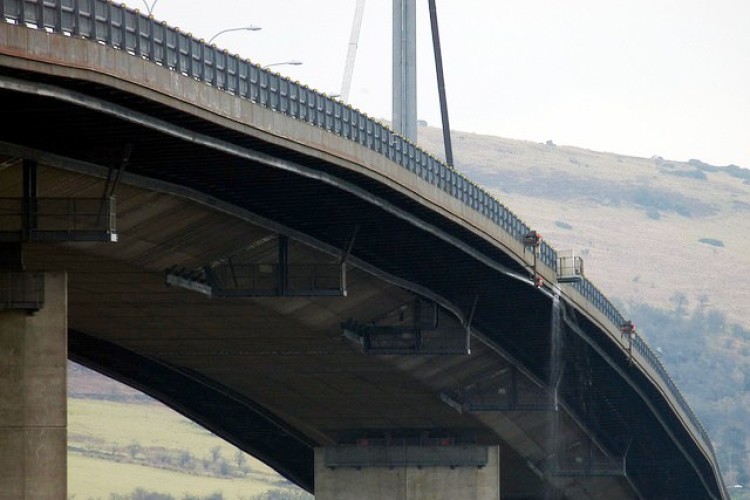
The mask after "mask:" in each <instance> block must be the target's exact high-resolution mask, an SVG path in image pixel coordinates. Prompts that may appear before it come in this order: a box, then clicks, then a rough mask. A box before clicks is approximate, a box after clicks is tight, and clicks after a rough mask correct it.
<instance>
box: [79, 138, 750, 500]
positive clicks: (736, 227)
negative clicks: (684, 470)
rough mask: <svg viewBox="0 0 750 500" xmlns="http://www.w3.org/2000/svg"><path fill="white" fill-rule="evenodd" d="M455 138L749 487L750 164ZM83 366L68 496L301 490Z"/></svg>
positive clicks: (457, 148) (464, 156) (726, 467)
mask: <svg viewBox="0 0 750 500" xmlns="http://www.w3.org/2000/svg"><path fill="white" fill-rule="evenodd" d="M453 140H454V152H455V157H456V164H457V165H456V166H457V168H458V169H459V170H461V171H462V172H464V173H465V174H466V175H468V176H469V177H470V178H471V179H473V180H475V181H477V182H479V183H480V184H482V185H483V186H485V187H486V189H488V190H489V191H490V192H491V193H493V194H494V195H495V196H496V197H497V198H498V199H499V200H500V201H501V202H503V203H504V204H505V205H506V206H508V207H509V208H511V209H512V210H513V211H514V212H515V213H516V214H517V215H518V216H520V217H521V218H522V219H524V220H525V221H526V222H527V223H528V224H529V225H530V226H531V227H533V228H535V229H537V230H539V231H540V232H541V233H542V234H543V235H544V237H545V239H546V240H547V241H548V242H550V243H551V244H552V245H553V246H554V247H555V248H557V249H558V250H562V249H574V250H575V251H576V252H578V254H579V255H582V256H583V257H584V260H585V263H586V267H585V269H586V274H587V276H588V277H589V278H590V279H591V280H592V281H594V283H596V284H597V285H598V286H599V287H600V288H601V289H602V290H603V291H604V292H605V293H606V294H607V295H608V296H609V297H610V298H612V299H614V301H615V302H616V303H617V304H618V307H620V309H621V311H622V312H623V314H624V315H625V316H628V317H630V318H631V319H633V320H634V322H635V323H636V324H637V325H638V332H639V334H641V335H643V336H645V337H646V338H647V340H648V341H649V343H650V344H651V345H652V347H654V348H655V349H657V351H658V352H660V353H661V355H662V359H663V361H664V363H665V365H666V366H667V368H668V369H669V370H670V373H672V375H673V377H674V378H675V380H676V381H677V383H678V385H679V386H680V388H681V389H682V391H683V393H684V394H685V396H686V398H687V399H688V401H689V402H690V404H691V405H692V406H693V408H694V409H695V411H696V413H697V414H698V416H699V417H700V418H701V419H702V421H703V423H704V424H705V425H706V427H707V429H708V431H709V433H710V435H711V436H712V439H713V441H714V444H715V447H716V449H717V454H718V455H719V458H720V462H721V464H722V469H723V472H724V476H725V480H726V482H727V484H728V485H734V484H737V483H741V484H745V485H746V486H748V483H750V454H748V451H747V450H748V449H750V442H749V440H748V437H750V428H748V427H749V424H748V423H749V422H750V315H748V304H750V281H749V280H748V279H747V276H749V275H750V170H744V169H740V168H738V167H736V166H733V165H729V166H712V165H708V164H706V163H704V162H702V161H700V160H697V159H694V160H691V161H689V162H677V161H671V160H668V159H664V158H661V157H659V156H654V157H652V158H645V159H644V158H634V157H627V156H622V155H617V154H613V153H601V152H595V151H589V150H586V149H581V148H576V147H569V146H556V145H554V144H553V143H552V142H551V141H548V143H546V144H538V143H532V142H526V141H516V140H510V139H501V138H497V137H489V136H481V135H476V134H469V133H462V132H455V133H454V135H453ZM441 141H442V135H441V133H440V130H438V129H435V128H429V127H421V128H420V139H419V142H420V145H422V146H423V147H425V148H426V149H428V150H430V151H433V152H441V151H442V143H441ZM655 154H657V155H658V152H655ZM76 370H81V369H76ZM76 370H73V373H72V375H71V379H70V381H71V396H72V397H74V398H73V399H71V401H70V410H69V411H70V435H71V439H70V471H71V472H70V483H71V490H70V491H71V497H72V496H73V495H75V498H76V499H79V500H80V499H88V498H103V499H109V498H110V494H111V493H116V494H121V495H124V494H127V493H128V492H132V491H133V490H134V489H135V488H138V487H142V488H146V489H149V488H152V489H154V488H157V487H158V488H163V489H164V492H165V493H167V494H169V495H172V497H173V498H179V499H182V498H183V497H185V495H189V494H190V495H201V496H202V497H201V498H205V497H207V495H211V494H213V493H215V492H222V494H223V498H227V499H228V498H253V496H254V495H258V494H261V493H262V492H263V491H267V490H273V491H277V492H281V493H288V494H289V495H294V494H295V493H293V492H294V491H295V490H294V489H290V488H289V484H288V483H286V482H284V481H282V480H281V479H280V478H278V477H277V476H274V475H273V474H271V472H270V471H269V470H268V469H267V468H264V466H262V464H260V463H258V462H256V461H253V460H252V459H251V458H249V457H247V458H245V460H246V461H247V462H246V464H247V467H245V468H247V469H248V470H247V471H246V470H244V468H243V467H241V466H240V465H239V464H238V463H237V461H238V460H241V459H238V458H237V457H238V455H237V450H235V449H234V448H232V447H231V446H229V445H227V444H225V443H223V442H221V441H217V438H215V437H210V436H209V435H208V433H207V432H206V431H204V430H202V429H200V428H199V427H197V426H195V425H193V424H191V423H189V422H188V421H187V420H185V419H184V418H182V417H180V416H179V415H176V414H174V413H172V412H169V411H168V410H166V409H159V410H158V411H157V410H155V409H154V408H155V406H154V404H155V403H153V402H152V401H150V400H148V399H147V398H144V397H143V396H142V395H139V394H138V393H136V392H134V391H131V390H129V389H127V388H124V387H123V386H120V385H119V384H115V383H113V382H105V381H103V380H102V379H99V378H95V377H91V376H90V374H87V373H85V372H83V371H82V372H81V373H82V374H81V375H80V376H78V375H76ZM91 398H96V399H98V400H99V401H97V402H94V401H90V399H91ZM102 399H105V400H109V401H102ZM154 429H157V431H154ZM172 435H174V438H168V437H169V436H172ZM134 445H137V446H134ZM217 447H218V457H217V456H216V454H217ZM180 457H181V458H180ZM221 460H223V461H224V462H225V463H226V465H225V466H223V469H222V465H221V463H222V462H221ZM175 462H176V463H177V464H178V465H177V466H176V465H175V464H174V463H175ZM179 464H182V465H179ZM186 464H187V465H186ZM99 468H104V470H102V472H101V474H99V473H97V474H95V475H96V476H101V477H107V478H113V477H119V478H132V479H133V480H132V481H127V480H123V481H122V484H121V483H120V481H119V480H118V481H115V480H107V481H103V482H101V483H97V484H93V483H92V482H91V480H90V479H87V478H90V476H92V475H94V474H92V473H91V471H98V470H99ZM222 470H223V472H225V473H226V474H222ZM194 480H198V481H194ZM115 490H116V491H115ZM187 490H189V491H187ZM153 491H160V490H156V489H154V490H153ZM732 491H733V495H735V496H736V498H742V493H741V491H742V490H740V489H735V490H732ZM113 498H114V497H113ZM123 498H125V497H123ZM127 498H130V497H127ZM165 500H166V499H165Z"/></svg>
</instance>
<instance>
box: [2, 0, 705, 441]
mask: <svg viewBox="0 0 750 500" xmlns="http://www.w3.org/2000/svg"><path fill="white" fill-rule="evenodd" d="M0 17H2V19H3V20H4V21H5V22H9V23H14V24H20V25H25V26H28V27H32V28H36V29H42V30H46V31H51V32H55V33H61V34H64V35H69V36H77V37H83V38H87V39H91V40H96V41H97V42H100V43H103V44H106V45H109V46H111V47H114V48H117V49H120V50H124V51H127V52H128V53H130V54H132V55H133V56H136V57H141V58H144V59H148V60H150V61H152V62H154V63H155V64H158V65H160V66H164V67H166V68H169V69H170V70H172V71H175V72H179V73H181V74H183V75H185V76H188V77H191V78H194V79H196V80H198V81H202V82H205V83H206V84H208V85H211V86H213V87H216V88H217V89H220V90H223V91H225V92H228V93H231V94H234V95H237V96H239V97H241V98H244V99H248V100H250V101H252V102H255V103H257V104H260V105H261V106H265V107H267V108H270V109H272V110H274V111H277V112H279V113H283V114H285V115H289V116H291V117H293V118H295V119H297V120H300V121H303V122H306V123H310V124H312V125H314V126H317V127H321V128H324V129H325V130H327V131H329V132H331V133H334V134H336V135H339V136H341V137H343V138H346V139H349V140H351V141H354V142H357V143H359V144H361V145H362V146H365V147H367V148H369V149H372V150H373V151H376V152H377V153H379V154H382V155H383V156H385V157H387V158H388V159H390V160H391V161H394V162H396V163H398V164H399V165H401V166H402V167H404V168H405V169H407V170H409V171H410V172H413V173H414V174H415V175H417V176H418V177H420V178H421V179H424V180H425V181H426V182H429V183H430V184H433V185H435V186H437V187H438V188H439V189H441V190H443V191H445V192H446V193H448V194H450V195H451V196H453V197H455V198H457V199H459V200H461V201H462V202H463V203H465V204H466V205H469V206H470V207H471V208H473V209H474V210H476V211H477V212H479V213H481V214H482V215H484V216H485V217H487V218H489V219H490V220H492V221H493V222H494V223H495V224H497V225H498V226H500V227H501V228H502V229H503V230H504V231H505V232H507V233H508V234H510V235H511V236H512V237H513V238H515V239H516V240H518V241H522V240H523V237H524V235H525V234H527V233H528V232H529V230H530V228H529V227H528V226H527V225H526V224H525V223H523V221H521V220H520V219H519V218H518V217H516V216H515V215H514V214H513V213H512V212H511V211H510V210H508V209H507V208H505V206H504V205H503V204H501V203H500V202H499V201H497V200H496V199H495V198H493V197H492V196H491V195H490V194H489V193H487V192H486V191H484V190H483V189H482V188H480V187H479V186H477V185H476V184H474V183H472V182H471V181H469V180H468V179H467V178H466V177H464V176H463V175H462V174H461V173H459V172H457V171H456V170H454V169H453V168H451V167H448V166H447V165H446V164H444V163H442V162H441V161H440V160H438V159H437V158H435V157H434V156H432V155H430V154H429V153H427V152H425V151H423V150H421V149H420V148H418V147H417V146H416V145H414V144H412V143H410V142H409V141H407V140H406V139H405V138H404V137H402V136H401V135H399V134H397V133H395V132H393V131H392V130H390V129H388V128H387V127H386V126H384V125H382V124H381V123H379V122H377V121H375V120H373V119H371V118H369V117H368V116H367V115H365V114H364V113H362V112H360V111H359V110H356V109H353V108H351V107H350V106H348V105H346V104H343V103H341V102H339V101H337V100H335V99H333V98H331V97H329V96H326V95H325V94H322V93H319V92H317V91H315V90H312V89H310V88H309V87H307V86H305V85H302V84H300V83H297V82H293V81H291V80H289V79H288V78H285V77H283V76H281V75H279V74H277V73H274V72H271V71H267V70H265V69H263V68H261V67H260V66H259V65H257V64H254V63H252V62H250V61H249V60H247V59H242V58H241V57H239V56H237V55H232V54H229V53H227V51H226V50H221V49H219V48H217V47H216V46H215V45H209V44H207V43H205V42H204V41H203V40H198V39H196V38H194V37H192V36H191V35H190V34H186V33H182V32H181V31H180V30H178V29H177V28H172V27H169V26H167V25H166V24H165V23H163V22H160V21H157V20H155V19H154V18H153V17H149V16H147V15H145V14H143V13H141V12H139V11H137V10H131V9H128V8H126V7H124V6H122V5H119V4H115V3H112V2H111V1H108V0H0ZM539 255H540V260H541V261H542V262H543V263H544V264H545V265H547V266H548V267H549V268H551V269H554V270H555V271H557V265H558V259H557V253H556V252H555V250H554V249H553V248H552V247H551V246H549V245H547V244H546V243H545V242H542V244H541V246H540V254H539ZM573 286H574V287H575V288H576V289H577V290H578V291H579V292H580V293H581V294H582V295H583V296H584V297H586V299H587V300H588V301H590V302H591V303H592V304H593V305H594V306H595V307H596V308H597V309H599V310H600V311H601V312H602V313H603V314H604V315H605V316H606V317H607V318H608V319H609V320H610V321H611V322H612V323H613V324H614V326H615V327H617V328H619V325H620V324H622V316H621V315H620V313H619V312H618V311H617V309H616V308H615V307H614V306H613V305H612V303H611V302H610V301H609V300H607V298H606V297H605V296H604V295H603V294H602V293H601V292H600V291H599V290H598V289H597V288H596V287H595V286H594V285H592V284H591V283H590V282H589V281H588V280H586V279H583V280H582V281H580V282H578V283H576V284H574V285H573ZM638 342H639V344H642V346H641V345H639V347H638V349H639V351H638V352H639V353H641V354H642V355H643V358H644V359H645V360H646V361H647V362H648V363H649V364H650V365H651V366H652V367H653V368H654V370H655V371H656V372H657V373H658V374H659V375H660V377H661V378H662V379H663V381H664V383H665V384H666V386H667V387H669V388H670V390H671V391H672V392H673V394H674V396H675V400H676V401H677V402H678V404H679V405H680V407H681V408H682V409H683V410H684V411H685V413H686V414H687V415H688V416H689V417H690V420H691V421H692V422H693V423H694V424H695V425H696V427H697V429H699V430H700V432H701V433H702V434H703V438H704V440H705V442H706V443H708V444H709V446H710V440H709V439H708V436H707V435H706V433H705V430H704V429H703V426H702V425H701V424H700V422H699V421H698V420H697V418H696V417H695V415H694V414H693V412H692V410H691V409H690V407H689V406H688V405H687V403H686V402H685V400H684V398H683V397H682V395H681V394H680V393H679V391H678V390H677V389H676V387H675V385H674V382H673V381H672V380H671V378H670V377H669V375H668V374H667V373H666V371H665V370H664V368H663V367H662V366H661V363H660V362H659V361H658V359H657V358H656V357H655V356H654V355H653V352H651V350H650V349H649V348H648V347H647V346H646V345H645V343H643V342H642V341H641V340H640V339H639V340H638ZM644 352H645V353H647V354H643V353H644Z"/></svg>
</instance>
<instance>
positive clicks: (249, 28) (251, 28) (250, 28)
mask: <svg viewBox="0 0 750 500" xmlns="http://www.w3.org/2000/svg"><path fill="white" fill-rule="evenodd" d="M261 29H262V28H261V27H260V26H253V25H252V24H251V25H250V26H240V27H238V28H227V29H225V30H221V31H219V32H218V33H216V34H215V35H214V36H212V37H211V38H209V39H208V44H209V45H211V42H213V41H214V40H216V37H217V36H219V35H223V34H224V33H229V32H230V31H260V30H261Z"/></svg>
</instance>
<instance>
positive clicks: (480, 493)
mask: <svg viewBox="0 0 750 500" xmlns="http://www.w3.org/2000/svg"><path fill="white" fill-rule="evenodd" d="M447 448H448V447H440V450H438V451H435V450H426V449H424V448H423V447H420V449H417V450H414V451H415V453H412V454H411V455H412V456H414V455H418V456H419V457H418V459H417V460H409V462H411V463H413V465H382V460H389V459H391V458H393V456H394V453H393V451H394V450H393V449H388V448H386V447H370V448H369V449H368V450H367V452H366V453H365V455H363V454H362V453H359V452H357V451H355V455H358V456H355V457H354V460H347V459H348V458H352V457H351V455H350V452H351V448H350V449H349V450H343V451H344V455H349V456H347V457H345V460H343V461H342V460H340V459H341V458H342V454H341V451H342V450H341V448H338V447H331V448H317V449H316V450H315V500H349V499H351V498H357V499H361V500H386V499H388V500H455V499H456V498H461V499H465V500H499V499H500V450H499V449H498V447H496V446H490V447H474V448H476V449H478V450H479V451H480V453H481V454H483V455H484V456H485V457H486V460H485V465H482V466H478V465H448V464H447V462H446V465H442V464H441V465H426V464H427V463H429V462H432V463H439V462H442V461H443V460H442V459H443V458H445V457H446V456H447V455H450V454H451V453H450V452H451V451H455V453H453V454H452V456H454V457H456V456H457V457H461V456H463V455H464V450H465V449H466V448H465V447H460V446H455V447H454V450H448V449H447ZM360 451H362V450H360ZM446 452H448V453H446ZM405 454H406V455H409V454H410V451H409V450H408V449H405ZM471 455H473V456H476V453H474V452H472V453H471ZM332 457H333V459H332ZM364 457H367V458H365V459H364V460H362V459H363V458H364ZM368 461H370V463H371V465H367V464H366V462H368ZM396 461H399V460H398V458H397V460H396ZM420 461H422V462H424V463H425V465H416V464H417V463H418V462H420ZM470 461H471V460H470ZM334 463H338V464H341V463H346V464H347V465H343V466H336V465H331V464H334ZM357 463H359V465H356V464H357Z"/></svg>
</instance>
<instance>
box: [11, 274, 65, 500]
mask: <svg viewBox="0 0 750 500" xmlns="http://www.w3.org/2000/svg"><path fill="white" fill-rule="evenodd" d="M66 281H67V277H66V275H65V273H46V274H45V275H44V282H43V283H44V305H43V307H41V309H39V310H38V311H37V312H35V313H33V314H31V313H29V312H28V311H27V310H23V309H12V308H10V307H12V304H11V301H10V300H8V302H7V303H5V304H2V305H0V307H2V309H0V499H6V498H8V499H10V498H13V499H16V498H20V499H23V498H27V499H32V498H33V499H35V500H39V499H43V500H53V499H54V500H58V499H60V500H64V499H66V498H67V457H66V451H67V450H66V444H67V402H66V363H67V329H68V325H67V283H66ZM8 295H9V296H10V295H11V292H10V291H8ZM6 307H8V308H6Z"/></svg>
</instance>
